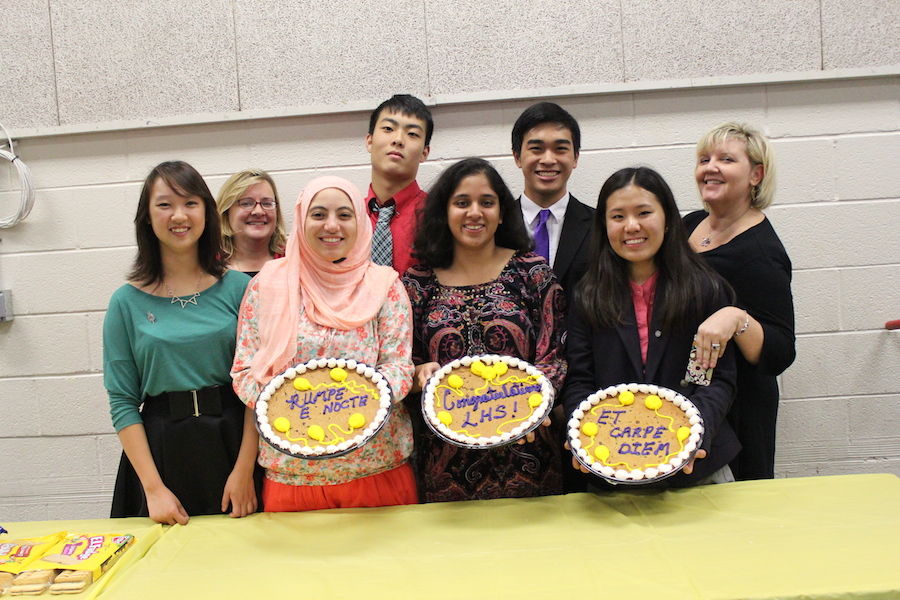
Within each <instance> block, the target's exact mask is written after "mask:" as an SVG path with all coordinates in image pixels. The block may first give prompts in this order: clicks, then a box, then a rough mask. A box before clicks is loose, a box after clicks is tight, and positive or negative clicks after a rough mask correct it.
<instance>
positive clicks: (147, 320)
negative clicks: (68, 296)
mask: <svg viewBox="0 0 900 600" xmlns="http://www.w3.org/2000/svg"><path fill="white" fill-rule="evenodd" d="M249 282H250V279H249V278H248V277H247V275H245V274H243V273H239V272H237V271H228V272H227V273H225V276H224V277H223V278H222V279H221V280H220V281H218V282H217V283H215V284H214V285H213V286H212V287H210V288H209V289H207V290H204V291H203V292H201V293H200V296H199V297H198V298H197V305H196V306H195V305H193V304H187V305H186V306H185V307H184V308H182V307H181V304H180V303H179V302H175V303H174V304H173V303H172V301H171V299H170V298H161V297H159V296H152V295H150V294H147V293H144V292H142V291H140V290H138V289H137V288H135V287H134V286H132V285H129V284H126V285H123V286H122V287H120V288H119V289H118V290H116V292H115V293H114V294H113V295H112V298H110V300H109V309H108V310H107V311H106V318H105V319H104V321H103V383H104V385H105V386H106V390H107V392H109V411H110V414H111V415H112V421H113V426H114V427H115V428H116V431H121V430H122V429H124V428H125V427H128V426H129V425H134V424H135V423H141V422H142V421H141V415H140V412H139V411H138V407H139V406H140V405H141V403H142V402H143V401H144V398H145V397H147V396H156V395H158V394H161V393H162V392H177V391H185V390H199V389H202V388H205V387H209V386H212V385H229V386H230V385H231V375H230V372H231V363H232V361H233V359H234V344H235V334H236V331H237V315H238V309H239V308H240V304H241V299H242V298H243V296H244V290H245V289H246V288H247V284H248V283H249Z"/></svg>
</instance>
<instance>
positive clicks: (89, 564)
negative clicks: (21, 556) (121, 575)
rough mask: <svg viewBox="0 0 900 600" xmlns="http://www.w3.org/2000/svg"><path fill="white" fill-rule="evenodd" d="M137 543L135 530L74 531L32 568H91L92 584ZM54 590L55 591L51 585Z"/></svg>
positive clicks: (73, 569)
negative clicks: (94, 532) (98, 532)
mask: <svg viewBox="0 0 900 600" xmlns="http://www.w3.org/2000/svg"><path fill="white" fill-rule="evenodd" d="M133 543H134V536H133V535H131V534H128V533H126V534H123V535H115V534H105V535H104V534H81V533H80V534H70V535H67V536H66V537H65V539H63V540H62V541H61V542H59V543H57V544H56V545H55V546H53V547H52V548H50V549H49V550H48V551H47V552H46V553H45V554H44V555H43V556H42V557H41V558H40V559H39V560H37V561H35V562H33V563H32V564H31V565H30V566H29V567H28V568H29V569H33V570H59V569H64V570H67V571H87V572H88V573H90V574H91V575H92V577H91V581H88V582H87V584H88V585H89V584H90V583H92V582H93V581H96V580H97V579H98V578H99V577H100V576H101V575H102V574H103V573H105V572H106V571H107V570H108V569H109V568H110V567H111V566H113V565H114V564H115V562H116V561H117V560H118V559H119V556H121V555H122V554H123V553H124V552H125V551H126V550H127V549H128V548H129V547H130V546H131V544H133ZM51 591H53V590H52V589H51Z"/></svg>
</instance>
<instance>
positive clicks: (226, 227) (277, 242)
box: [216, 169, 287, 260]
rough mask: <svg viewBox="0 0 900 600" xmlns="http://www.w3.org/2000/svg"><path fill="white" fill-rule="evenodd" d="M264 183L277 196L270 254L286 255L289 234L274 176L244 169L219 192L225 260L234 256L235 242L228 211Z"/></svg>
mask: <svg viewBox="0 0 900 600" xmlns="http://www.w3.org/2000/svg"><path fill="white" fill-rule="evenodd" d="M263 181H265V182H267V183H268V184H269V185H270V186H272V193H273V194H274V196H275V232H274V233H273V234H272V237H271V238H270V239H269V253H270V254H272V255H273V256H274V255H276V254H283V253H284V245H285V242H287V233H285V231H284V219H283V218H282V216H281V202H280V201H279V200H278V190H277V189H276V188H275V182H274V181H273V180H272V176H271V175H269V174H268V173H266V172H265V171H263V170H262V169H244V170H243V171H238V172H237V173H235V174H234V175H232V176H231V177H229V178H228V180H227V181H225V183H224V184H222V189H220V190H219V195H218V196H217V197H216V208H217V209H218V211H219V219H220V221H221V222H222V251H223V252H224V254H225V260H230V259H231V256H232V255H233V254H234V240H233V239H232V236H233V235H234V230H233V229H231V223H229V222H228V209H229V208H231V207H232V206H233V205H234V203H235V202H237V201H238V199H239V198H240V197H241V196H243V195H244V193H245V192H246V191H247V190H248V189H249V188H250V186H253V185H256V184H257V183H261V182H263Z"/></svg>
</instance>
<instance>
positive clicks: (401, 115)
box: [366, 94, 434, 275]
mask: <svg viewBox="0 0 900 600" xmlns="http://www.w3.org/2000/svg"><path fill="white" fill-rule="evenodd" d="M433 129H434V122H433V121H432V118H431V112H430V111H429V110H428V107H426V106H425V104H424V103H423V102H422V101H421V100H419V99H418V98H416V97H414V96H410V95H408V94H397V95H395V96H392V97H391V98H390V99H388V100H386V101H384V102H382V103H381V104H380V105H379V106H378V108H376V109H375V111H374V112H373V113H372V116H371V118H370V119H369V133H368V135H366V150H368V151H369V154H371V155H372V184H371V185H370V186H369V193H368V196H366V207H367V208H368V211H369V215H370V217H371V219H372V227H373V228H374V230H375V233H374V235H373V238H372V260H373V261H374V262H376V263H378V264H383V265H391V266H393V267H394V269H395V270H396V271H397V272H398V273H400V274H401V275H402V274H403V273H404V272H405V271H406V269H408V268H409V267H411V266H412V265H413V264H414V263H415V260H414V259H413V257H412V242H413V237H414V236H415V228H416V213H417V211H418V210H419V208H420V207H421V206H422V204H423V203H424V202H425V192H423V191H422V190H421V189H419V185H418V184H417V183H416V175H417V174H418V172H419V165H420V164H421V163H423V162H425V159H426V158H428V153H429V151H430V150H431V148H430V147H429V144H430V143H431V133H432V130H433Z"/></svg>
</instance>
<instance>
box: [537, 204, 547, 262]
mask: <svg viewBox="0 0 900 600" xmlns="http://www.w3.org/2000/svg"><path fill="white" fill-rule="evenodd" d="M549 216H550V211H549V210H548V209H546V208H545V209H543V210H541V212H540V214H539V215H538V223H537V226H536V227H535V228H534V251H535V252H537V253H538V254H540V255H541V256H543V257H544V258H546V259H547V262H548V263H549V262H550V234H549V233H547V218H548V217H549Z"/></svg>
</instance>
